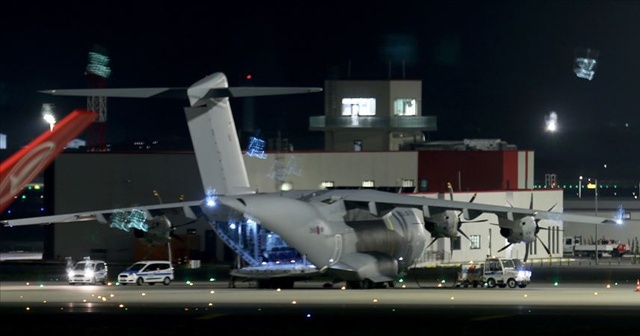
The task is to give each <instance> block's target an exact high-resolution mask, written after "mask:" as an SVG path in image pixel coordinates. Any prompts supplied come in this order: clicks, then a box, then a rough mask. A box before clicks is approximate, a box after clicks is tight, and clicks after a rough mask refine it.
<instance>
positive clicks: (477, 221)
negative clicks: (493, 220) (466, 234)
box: [460, 219, 497, 225]
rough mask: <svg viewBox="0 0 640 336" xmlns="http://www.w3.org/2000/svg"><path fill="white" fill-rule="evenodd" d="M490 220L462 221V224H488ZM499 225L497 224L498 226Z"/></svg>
mask: <svg viewBox="0 0 640 336" xmlns="http://www.w3.org/2000/svg"><path fill="white" fill-rule="evenodd" d="M488 221H489V220H488V219H476V220H470V221H460V223H463V224H464V223H482V222H488ZM496 225H497V224H496Z"/></svg>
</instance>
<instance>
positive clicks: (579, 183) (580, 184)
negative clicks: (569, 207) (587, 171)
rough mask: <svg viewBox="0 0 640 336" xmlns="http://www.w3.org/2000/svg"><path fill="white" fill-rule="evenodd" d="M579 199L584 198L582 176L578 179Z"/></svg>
mask: <svg viewBox="0 0 640 336" xmlns="http://www.w3.org/2000/svg"><path fill="white" fill-rule="evenodd" d="M578 198H582V175H580V178H579V179H578Z"/></svg>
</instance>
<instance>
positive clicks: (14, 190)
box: [0, 110, 98, 213]
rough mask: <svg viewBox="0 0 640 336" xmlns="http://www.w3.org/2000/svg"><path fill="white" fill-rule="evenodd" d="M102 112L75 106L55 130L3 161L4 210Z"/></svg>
mask: <svg viewBox="0 0 640 336" xmlns="http://www.w3.org/2000/svg"><path fill="white" fill-rule="evenodd" d="M97 117H98V113H96V112H92V111H85V110H74V111H73V112H71V113H70V114H69V115H68V116H66V117H65V118H64V119H62V120H60V122H58V123H56V124H55V127H54V128H53V130H51V131H45V132H44V133H42V134H41V135H40V136H38V137H37V138H36V139H35V140H33V141H31V142H30V143H29V144H28V145H27V146H25V147H24V148H22V149H20V150H19V151H18V152H16V153H15V154H13V155H12V156H11V157H9V158H8V159H6V160H5V161H4V162H2V163H0V213H2V212H3V211H4V210H5V209H6V208H7V207H9V205H10V204H11V203H12V202H13V198H14V197H15V196H16V195H17V194H18V193H19V192H20V191H21V190H22V189H23V188H24V187H25V186H26V185H27V184H29V183H30V182H31V181H33V179H34V178H36V176H38V175H40V174H41V173H42V172H43V171H44V170H45V169H46V168H47V167H48V166H49V164H51V162H53V160H54V159H55V158H56V157H57V156H58V154H60V152H62V150H63V149H64V147H65V146H66V145H67V144H68V143H69V141H71V140H73V139H74V138H75V137H77V136H78V135H79V134H80V133H82V131H84V130H85V129H86V128H87V127H89V125H90V124H91V123H92V122H93V121H94V120H95V119H96V118H97Z"/></svg>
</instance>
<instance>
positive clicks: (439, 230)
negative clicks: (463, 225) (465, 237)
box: [424, 210, 460, 238]
mask: <svg viewBox="0 0 640 336" xmlns="http://www.w3.org/2000/svg"><path fill="white" fill-rule="evenodd" d="M459 215H460V213H459V212H458V211H455V210H446V211H444V212H439V213H436V214H434V215H433V216H431V217H425V218H424V221H425V224H424V227H425V229H426V230H427V231H429V233H430V234H431V237H433V238H454V237H457V236H458V228H459V227H460V217H459Z"/></svg>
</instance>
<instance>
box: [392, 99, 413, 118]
mask: <svg viewBox="0 0 640 336" xmlns="http://www.w3.org/2000/svg"><path fill="white" fill-rule="evenodd" d="M417 113H418V108H417V106H416V100H415V99H410V98H401V99H396V100H395V101H394V102H393V115H397V116H415V115H416V114H417Z"/></svg>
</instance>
